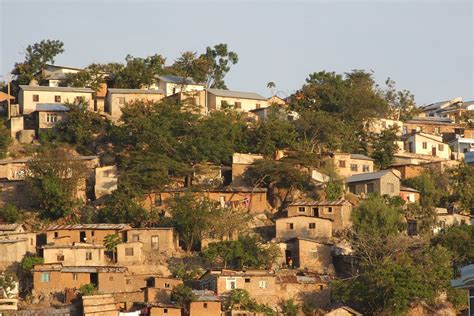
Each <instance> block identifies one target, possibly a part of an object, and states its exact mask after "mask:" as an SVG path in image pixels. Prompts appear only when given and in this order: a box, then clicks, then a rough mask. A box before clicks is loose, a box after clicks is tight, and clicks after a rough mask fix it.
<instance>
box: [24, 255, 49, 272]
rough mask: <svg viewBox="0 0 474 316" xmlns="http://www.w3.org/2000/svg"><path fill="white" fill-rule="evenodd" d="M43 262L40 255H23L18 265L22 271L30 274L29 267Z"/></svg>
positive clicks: (31, 267)
mask: <svg viewBox="0 0 474 316" xmlns="http://www.w3.org/2000/svg"><path fill="white" fill-rule="evenodd" d="M43 263H44V258H42V257H36V256H33V255H25V256H24V257H23V258H22V259H21V262H20V267H21V269H22V270H23V272H25V273H27V274H31V269H33V267H34V266H35V265H37V264H43Z"/></svg>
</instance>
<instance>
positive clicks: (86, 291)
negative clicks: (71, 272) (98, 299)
mask: <svg viewBox="0 0 474 316" xmlns="http://www.w3.org/2000/svg"><path fill="white" fill-rule="evenodd" d="M79 293H80V294H81V295H82V296H86V295H96V294H97V288H96V287H95V286H94V284H92V283H89V284H83V285H81V287H80V288H79Z"/></svg>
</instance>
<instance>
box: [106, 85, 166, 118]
mask: <svg viewBox="0 0 474 316" xmlns="http://www.w3.org/2000/svg"><path fill="white" fill-rule="evenodd" d="M164 97H165V92H164V90H162V89H148V90H145V89H108V90H107V95H106V97H105V105H104V111H105V112H106V113H108V114H109V115H110V116H111V118H112V120H118V119H120V117H121V116H122V108H123V107H124V106H125V105H126V104H130V103H133V102H136V101H144V102H150V103H151V102H158V101H160V100H162V99H163V98H164Z"/></svg>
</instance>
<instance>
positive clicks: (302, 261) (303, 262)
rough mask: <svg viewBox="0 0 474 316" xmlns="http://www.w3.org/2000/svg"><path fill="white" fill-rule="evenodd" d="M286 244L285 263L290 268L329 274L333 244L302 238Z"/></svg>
mask: <svg viewBox="0 0 474 316" xmlns="http://www.w3.org/2000/svg"><path fill="white" fill-rule="evenodd" d="M285 244H286V247H285V262H286V264H287V265H288V266H290V268H299V269H303V270H305V271H311V272H316V273H319V274H328V272H329V270H330V269H331V267H332V255H331V249H332V246H333V245H332V244H330V243H327V242H323V241H318V240H313V239H307V238H301V237H295V238H292V239H289V240H287V241H286V243H285ZM332 270H333V269H332Z"/></svg>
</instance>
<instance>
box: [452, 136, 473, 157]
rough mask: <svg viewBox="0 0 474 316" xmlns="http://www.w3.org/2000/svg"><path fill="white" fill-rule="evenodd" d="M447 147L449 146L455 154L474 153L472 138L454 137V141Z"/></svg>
mask: <svg viewBox="0 0 474 316" xmlns="http://www.w3.org/2000/svg"><path fill="white" fill-rule="evenodd" d="M449 146H451V149H452V152H455V153H464V154H465V153H467V152H474V138H460V137H456V139H454V140H452V141H450V142H449Z"/></svg>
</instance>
